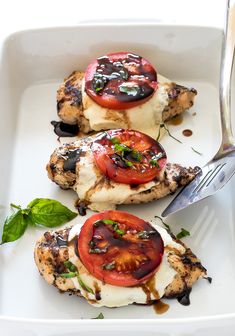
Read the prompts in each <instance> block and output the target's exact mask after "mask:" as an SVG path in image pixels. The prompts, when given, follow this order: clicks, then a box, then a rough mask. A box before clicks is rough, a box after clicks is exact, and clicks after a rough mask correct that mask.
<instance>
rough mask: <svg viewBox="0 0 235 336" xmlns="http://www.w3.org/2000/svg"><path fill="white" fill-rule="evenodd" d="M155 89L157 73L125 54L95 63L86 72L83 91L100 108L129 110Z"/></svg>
mask: <svg viewBox="0 0 235 336" xmlns="http://www.w3.org/2000/svg"><path fill="white" fill-rule="evenodd" d="M156 89H157V73H156V71H155V69H154V68H153V66H152V65H151V64H150V63H149V62H148V61H147V60H146V59H145V58H143V57H140V56H138V55H135V54H131V53H128V52H118V53H112V54H107V55H105V56H102V57H100V58H97V59H96V60H94V61H93V62H92V63H91V64H90V65H89V66H88V67H87V69H86V72H85V91H86V93H87V94H88V95H89V96H90V97H91V98H92V99H93V100H94V101H95V102H96V103H97V104H99V105H100V106H103V107H107V108H109V109H115V110H122V109H128V108H131V107H134V106H137V105H140V104H143V103H144V102H146V101H147V100H148V99H149V98H151V96H152V95H153V93H154V92H155V91H156Z"/></svg>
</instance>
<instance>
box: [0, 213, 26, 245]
mask: <svg viewBox="0 0 235 336" xmlns="http://www.w3.org/2000/svg"><path fill="white" fill-rule="evenodd" d="M28 224H29V221H28V219H27V216H26V215H24V214H22V210H18V211H17V212H15V213H14V214H12V215H11V216H10V217H8V218H7V219H6V220H5V223H4V226H3V233H2V244H4V243H9V242H13V241H15V240H17V239H19V238H20V237H21V236H22V235H23V234H24V232H25V230H26V228H27V226H28Z"/></svg>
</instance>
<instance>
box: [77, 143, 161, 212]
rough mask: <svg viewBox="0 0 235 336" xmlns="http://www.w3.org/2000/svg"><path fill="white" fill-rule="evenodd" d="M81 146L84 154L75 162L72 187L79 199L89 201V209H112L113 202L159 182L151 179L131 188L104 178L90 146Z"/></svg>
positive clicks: (122, 200)
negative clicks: (74, 175)
mask: <svg viewBox="0 0 235 336" xmlns="http://www.w3.org/2000/svg"><path fill="white" fill-rule="evenodd" d="M81 148H82V150H83V152H84V153H85V155H84V156H81V157H80V160H79V162H77V165H76V174H77V178H76V183H75V185H74V186H73V189H74V190H75V191H76V192H77V194H78V197H79V199H80V200H86V201H89V202H90V205H89V208H90V209H93V210H96V211H102V210H107V209H114V208H115V204H121V203H124V202H125V200H126V199H127V198H128V197H130V196H132V195H135V194H137V193H140V192H142V191H145V190H148V189H151V188H152V187H154V186H156V185H157V184H159V183H160V182H158V181H151V182H148V183H145V184H141V185H139V186H138V188H137V189H135V188H131V186H130V185H129V184H124V183H117V182H114V181H112V180H109V179H106V178H105V177H104V175H103V174H102V173H101V172H100V171H99V169H98V168H97V167H96V165H95V163H94V156H93V153H92V151H91V149H90V146H89V145H87V144H84V145H83V144H82V147H81Z"/></svg>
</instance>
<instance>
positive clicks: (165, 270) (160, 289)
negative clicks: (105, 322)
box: [69, 223, 185, 307]
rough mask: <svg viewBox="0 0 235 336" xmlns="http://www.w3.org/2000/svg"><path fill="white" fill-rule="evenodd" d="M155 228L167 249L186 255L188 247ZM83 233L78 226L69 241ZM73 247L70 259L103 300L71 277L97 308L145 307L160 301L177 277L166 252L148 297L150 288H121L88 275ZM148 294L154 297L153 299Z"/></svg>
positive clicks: (83, 279)
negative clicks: (135, 304) (149, 302)
mask: <svg viewBox="0 0 235 336" xmlns="http://www.w3.org/2000/svg"><path fill="white" fill-rule="evenodd" d="M151 225H153V226H154V227H155V229H156V230H157V231H158V232H159V233H160V235H161V237H162V239H163V242H164V247H168V250H169V249H170V248H173V249H177V250H178V251H179V252H180V253H184V252H185V248H184V247H183V246H182V245H180V244H178V243H176V242H175V241H173V239H172V237H171V236H170V235H169V234H168V233H167V231H166V230H165V229H164V228H162V227H160V226H158V225H157V224H153V223H151ZM80 230H81V225H80V224H77V225H75V226H74V227H73V228H72V229H71V230H70V233H69V242H70V241H71V240H72V239H73V238H74V237H75V236H77V235H79V232H80ZM69 245H70V246H69V260H70V261H71V262H72V263H73V264H74V265H76V267H77V268H78V272H79V276H80V279H81V280H82V281H83V282H84V284H85V285H86V286H88V287H90V289H92V291H93V292H94V293H95V292H96V291H97V289H98V292H99V296H100V300H97V298H96V296H95V294H92V293H89V292H88V291H87V290H84V288H82V286H81V283H79V281H78V279H77V278H76V277H74V278H71V280H72V281H73V284H74V286H75V288H76V289H78V290H79V291H80V292H81V295H82V296H83V297H85V298H86V299H87V301H88V302H89V303H91V304H92V305H94V306H96V307H102V306H106V307H121V306H126V305H128V304H132V303H139V304H145V303H147V302H148V300H149V299H151V300H156V299H160V298H161V297H162V296H163V295H164V293H165V288H166V287H167V286H168V285H169V284H170V283H171V282H172V281H173V279H174V277H175V275H176V271H175V270H174V268H172V267H171V265H170V264H169V262H168V253H167V252H166V250H165V251H164V255H163V259H162V262H161V264H160V267H159V268H158V270H157V272H156V273H155V275H154V277H153V278H152V279H151V284H152V285H151V291H150V294H146V289H144V286H134V287H121V286H113V285H109V284H105V283H103V282H102V281H100V280H98V279H96V278H95V277H94V276H92V275H91V274H90V273H89V272H88V270H87V269H86V268H85V267H84V265H83V264H82V262H81V260H80V259H79V258H78V257H77V255H76V254H75V250H74V246H73V244H69ZM152 286H154V288H152ZM148 295H150V297H149V296H148Z"/></svg>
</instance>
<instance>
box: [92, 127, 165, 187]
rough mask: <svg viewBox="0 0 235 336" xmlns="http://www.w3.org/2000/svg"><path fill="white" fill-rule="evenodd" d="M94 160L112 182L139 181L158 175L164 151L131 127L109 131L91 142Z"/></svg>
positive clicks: (131, 182)
mask: <svg viewBox="0 0 235 336" xmlns="http://www.w3.org/2000/svg"><path fill="white" fill-rule="evenodd" d="M92 151H93V154H94V157H95V162H96V164H97V166H98V167H99V169H100V170H101V171H102V173H103V174H104V175H106V176H107V177H108V178H110V179H111V180H113V181H115V182H119V183H125V184H133V185H135V184H142V183H147V182H150V181H152V180H153V179H156V178H158V176H159V174H160V173H161V172H162V170H163V169H165V165H166V153H165V151H164V149H163V147H162V146H161V145H160V144H159V143H158V142H157V141H155V140H154V139H153V138H151V137H150V136H148V135H146V134H143V133H141V132H138V131H133V130H124V129H119V130H110V131H106V132H103V133H101V134H100V135H98V137H97V138H96V140H94V142H93V145H92Z"/></svg>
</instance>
